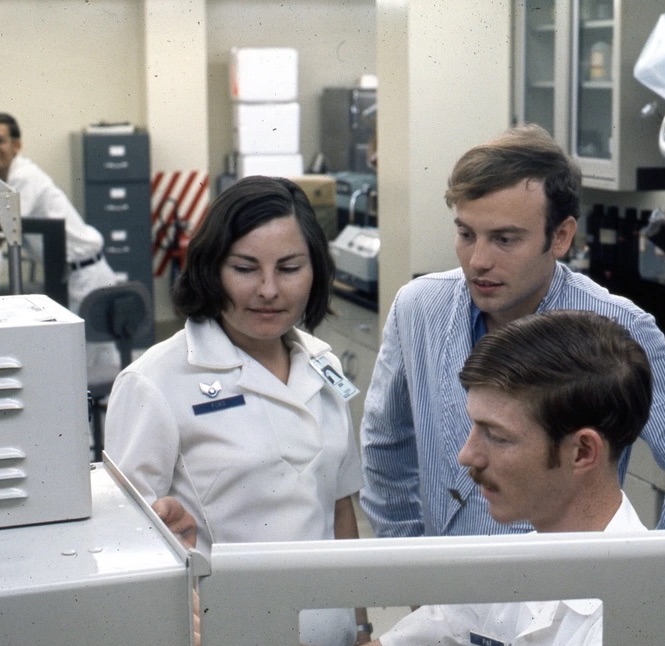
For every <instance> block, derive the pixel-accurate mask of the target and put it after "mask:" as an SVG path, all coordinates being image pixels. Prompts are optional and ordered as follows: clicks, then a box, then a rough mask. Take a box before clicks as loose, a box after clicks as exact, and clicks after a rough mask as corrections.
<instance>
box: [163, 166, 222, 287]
mask: <svg viewBox="0 0 665 646" xmlns="http://www.w3.org/2000/svg"><path fill="white" fill-rule="evenodd" d="M208 189H209V177H208V173H206V172H203V171H196V170H193V171H178V170H176V171H157V172H155V173H154V174H153V176H152V181H151V186H150V190H151V222H152V263H153V264H152V266H153V272H154V275H155V276H161V275H162V274H163V273H164V271H165V270H166V268H167V267H168V266H169V263H170V262H171V261H172V260H181V259H182V258H181V256H182V254H183V253H184V250H185V248H186V244H187V242H188V241H189V238H191V236H192V234H193V233H194V231H195V229H196V227H197V225H198V223H199V222H200V221H201V219H202V218H203V216H204V215H205V214H206V211H207V210H208V206H209V204H210V191H209V190H208Z"/></svg>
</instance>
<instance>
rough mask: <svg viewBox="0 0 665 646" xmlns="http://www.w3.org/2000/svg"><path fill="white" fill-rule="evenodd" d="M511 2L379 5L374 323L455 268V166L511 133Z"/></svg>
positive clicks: (407, 0)
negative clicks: (401, 291)
mask: <svg viewBox="0 0 665 646" xmlns="http://www.w3.org/2000/svg"><path fill="white" fill-rule="evenodd" d="M510 6H511V3H510V0H501V1H498V0H497V1H494V2H488V1H487V0H466V1H465V2H464V4H463V5H462V4H460V3H459V2H456V1H454V0H437V1H435V2H432V0H377V61H378V74H379V79H380V81H379V122H378V124H379V125H378V152H379V177H378V182H379V220H380V228H381V260H380V281H379V289H380V315H381V319H382V320H383V319H385V316H386V314H387V309H388V307H389V306H390V303H391V302H392V299H393V297H394V295H395V292H396V291H397V289H398V288H399V287H400V285H402V284H404V283H405V282H406V281H408V280H409V279H410V278H411V277H412V276H413V275H414V274H419V273H425V272H429V271H437V270H442V269H450V268H451V267H454V266H456V265H457V259H456V257H455V253H454V228H453V225H452V217H451V215H450V213H449V211H448V209H447V207H446V206H445V203H444V200H443V195H444V192H445V187H446V182H447V179H448V175H449V173H450V171H451V170H452V167H453V165H454V164H455V161H456V160H457V158H458V157H459V156H460V155H461V154H462V153H463V152H464V151H465V150H466V149H467V148H469V147H471V146H472V145H474V144H477V143H479V142H481V141H483V140H485V139H488V138H490V137H492V136H495V135H497V134H499V133H500V132H502V131H503V130H505V128H507V127H508V125H509V123H510V116H509V115H510V109H509V108H510V60H511V55H510V36H509V34H510V25H511V21H510V15H511V13H510Z"/></svg>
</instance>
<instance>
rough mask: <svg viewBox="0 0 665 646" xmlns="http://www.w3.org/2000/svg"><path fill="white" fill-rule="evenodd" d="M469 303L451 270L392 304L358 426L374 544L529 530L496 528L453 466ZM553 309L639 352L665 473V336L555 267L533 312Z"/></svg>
mask: <svg viewBox="0 0 665 646" xmlns="http://www.w3.org/2000/svg"><path fill="white" fill-rule="evenodd" d="M471 304H472V301H471V296H470V294H469V290H468V289H467V286H466V282H465V280H464V275H463V273H462V270H461V269H459V268H458V269H453V270H451V271H447V272H443V273H435V274H428V275H426V276H421V277H419V278H416V279H415V280H412V281H411V282H410V283H408V284H407V285H405V286H404V287H402V289H401V290H400V291H399V292H398V294H397V297H396V298H395V301H394V303H393V305H392V308H391V310H390V314H389V316H388V320H387V321H386V325H385V328H384V331H383V343H382V345H381V349H380V351H379V356H378V358H377V362H376V366H375V368H374V374H373V376H372V383H371V385H370V388H369V391H368V393H367V397H366V400H365V410H364V416H363V422H362V428H361V443H362V458H363V468H364V473H365V486H364V487H363V489H362V491H361V495H360V498H361V504H362V507H363V509H364V511H365V513H366V514H367V517H368V518H369V520H370V522H371V524H372V527H373V528H374V531H375V533H376V535H377V536H420V535H423V534H425V535H429V534H433V535H473V534H505V533H511V532H521V531H529V530H531V527H530V526H529V525H528V524H526V523H521V524H516V525H513V526H506V525H501V524H499V523H497V522H496V521H494V520H493V519H492V518H491V516H490V515H489V513H488V511H487V505H486V503H485V500H484V499H483V497H482V496H481V495H480V492H479V491H478V488H477V487H476V486H475V485H474V483H473V481H472V480H471V479H470V478H469V476H468V474H467V470H466V468H463V467H461V466H460V465H459V463H458V461H457V455H458V453H459V451H460V449H461V448H462V446H463V445H464V443H465V441H466V438H467V436H468V434H469V430H470V428H471V423H470V421H469V418H468V416H467V413H466V393H465V391H464V389H463V388H462V386H461V385H460V383H459V379H458V374H459V371H460V370H461V369H462V366H463V364H464V361H465V359H466V357H467V356H468V354H469V352H470V351H471V347H472V330H471V318H470V317H471ZM552 309H580V310H591V311H594V312H597V313H599V314H602V315H605V316H608V317H611V318H613V319H615V320H616V321H617V322H618V323H620V324H622V325H624V326H625V327H626V328H627V329H628V330H629V331H630V333H631V335H632V336H633V338H634V339H636V340H637V341H638V342H639V343H640V344H641V345H642V347H643V348H644V349H645V351H646V352H647V354H648V356H649V360H650V362H651V367H652V370H653V376H654V398H653V405H652V409H651V416H650V419H649V422H648V424H647V426H646V427H645V429H644V431H643V433H642V437H643V438H644V439H645V440H646V442H647V443H648V444H649V446H650V447H651V450H652V452H653V454H654V457H655V458H656V460H657V462H658V463H659V464H660V466H661V467H662V468H665V336H664V335H663V333H662V332H661V331H660V330H659V329H658V327H657V326H656V322H655V320H654V318H653V316H651V315H650V314H647V313H646V312H644V311H643V310H641V309H640V308H639V307H637V306H636V305H635V304H633V303H632V302H631V301H629V300H628V299H626V298H623V297H620V296H615V295H612V294H610V293H609V292H608V291H607V290H606V289H605V288H604V287H601V286H599V285H597V284H596V283H594V282H593V281H592V280H590V279H589V278H588V277H587V276H584V275H582V274H578V273H574V272H572V271H570V270H569V269H568V268H567V267H565V266H564V265H562V264H560V263H557V267H556V270H555V273H554V277H553V279H552V284H551V285H550V289H549V291H548V293H547V295H546V296H545V298H544V299H543V301H542V302H541V304H540V306H539V308H538V311H544V310H552ZM623 466H624V467H625V465H623ZM622 471H625V468H624V469H622ZM663 526H665V518H663V517H661V520H660V523H659V527H663Z"/></svg>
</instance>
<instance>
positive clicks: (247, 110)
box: [233, 102, 300, 155]
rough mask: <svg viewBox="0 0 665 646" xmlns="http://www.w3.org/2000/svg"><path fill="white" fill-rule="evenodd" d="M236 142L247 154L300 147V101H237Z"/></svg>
mask: <svg viewBox="0 0 665 646" xmlns="http://www.w3.org/2000/svg"><path fill="white" fill-rule="evenodd" d="M233 146H234V150H235V151H236V152H238V153H241V154H244V155H261V154H293V153H297V152H299V151H300V104H298V103H293V102H291V103H235V104H234V106H233Z"/></svg>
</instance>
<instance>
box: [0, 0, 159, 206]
mask: <svg viewBox="0 0 665 646" xmlns="http://www.w3.org/2000/svg"><path fill="white" fill-rule="evenodd" d="M0 49H1V50H2V65H0V87H2V100H1V101H0V111H2V112H9V113H11V114H13V115H14V116H15V117H16V118H17V119H18V121H19V124H20V125H21V129H22V131H23V147H24V153H25V154H26V156H28V157H30V158H32V159H33V160H34V161H36V162H37V163H38V164H39V165H40V166H42V167H43V168H44V169H45V170H46V171H47V172H48V173H49V174H50V175H51V176H52V177H53V179H54V180H55V181H56V183H57V184H59V185H60V186H62V188H63V189H64V190H65V191H66V192H68V193H70V194H71V192H72V190H73V185H72V181H73V179H72V163H71V153H70V146H71V144H70V134H71V133H72V132H79V131H80V130H81V129H82V128H83V127H84V126H85V125H87V124H89V123H91V122H93V121H99V120H100V119H105V120H107V121H126V120H128V121H132V122H134V123H137V124H139V125H145V116H146V115H145V109H146V108H145V106H146V100H145V71H144V69H145V68H144V61H145V58H144V37H143V3H142V2H132V1H131V0H94V2H80V1H79V0H2V2H0Z"/></svg>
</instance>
